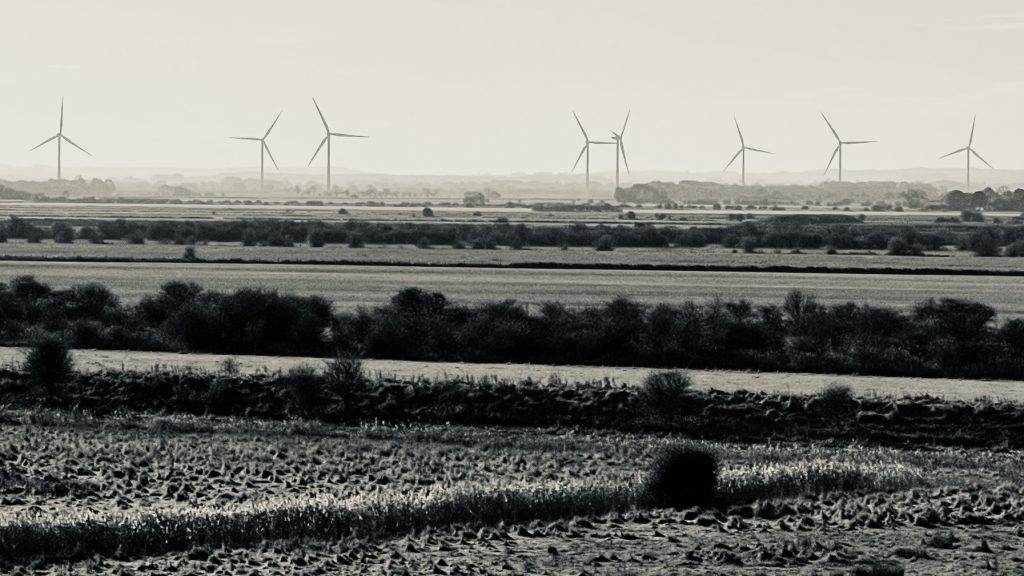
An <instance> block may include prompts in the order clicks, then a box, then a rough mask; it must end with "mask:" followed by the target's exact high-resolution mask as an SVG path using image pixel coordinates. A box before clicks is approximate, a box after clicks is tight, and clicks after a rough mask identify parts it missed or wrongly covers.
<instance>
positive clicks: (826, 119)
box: [821, 112, 840, 171]
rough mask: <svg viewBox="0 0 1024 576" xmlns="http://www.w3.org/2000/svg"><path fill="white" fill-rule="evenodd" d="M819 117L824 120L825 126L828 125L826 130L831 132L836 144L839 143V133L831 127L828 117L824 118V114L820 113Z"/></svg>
mask: <svg viewBox="0 0 1024 576" xmlns="http://www.w3.org/2000/svg"><path fill="white" fill-rule="evenodd" d="M821 117H822V118H824V119H825V124H828V129H829V130H831V131H832V135H833V136H835V137H836V142H839V141H840V140H839V133H838V132H836V129H835V128H833V127H832V123H831V122H829V121H828V117H826V116H825V113H824V112H822V113H821ZM826 171H827V170H826Z"/></svg>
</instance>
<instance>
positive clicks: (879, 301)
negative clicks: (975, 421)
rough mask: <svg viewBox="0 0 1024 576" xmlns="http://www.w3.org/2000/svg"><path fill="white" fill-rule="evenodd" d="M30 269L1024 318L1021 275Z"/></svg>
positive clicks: (327, 291) (62, 277)
mask: <svg viewBox="0 0 1024 576" xmlns="http://www.w3.org/2000/svg"><path fill="white" fill-rule="evenodd" d="M24 274H31V275H34V276H36V278H37V279H39V280H40V281H42V282H45V283H47V284H50V285H51V286H53V287H55V288H66V287H69V286H72V285H75V284H83V283H87V282H99V283H101V284H104V285H106V286H108V287H110V288H111V289H112V290H113V291H114V292H115V293H116V294H118V295H119V296H120V297H121V298H123V299H124V300H126V301H128V302H135V301H138V300H139V299H140V298H142V297H143V296H145V295H147V294H152V293H154V292H155V291H156V290H157V289H159V287H160V286H161V285H162V284H163V283H165V282H167V281H170V280H190V281H194V282H197V283H199V284H201V285H202V286H204V287H205V288H207V289H211V290H219V291H230V290H234V289H236V288H241V287H264V288H271V289H276V290H280V291H282V292H288V293H296V294H315V295H322V296H324V297H326V298H328V299H329V300H331V301H332V302H334V303H335V305H336V306H337V307H338V308H339V309H349V310H350V309H354V308H355V307H357V306H373V305H378V304H382V303H385V302H387V301H388V300H389V299H390V298H391V296H393V295H394V294H395V293H396V292H398V291H399V290H401V289H402V288H406V287H410V286H416V287H420V288H424V289H427V290H434V291H440V292H442V293H444V294H445V295H446V296H447V297H448V298H449V299H451V300H452V301H455V302H461V303H480V302H490V301H496V300H504V299H509V298H511V299H515V300H517V301H519V302H523V303H527V304H541V303H544V302H552V301H554V302H561V303H564V304H567V305H570V306H591V305H596V304H601V303H604V302H607V301H609V300H611V299H613V298H615V297H618V296H625V297H628V298H631V299H633V300H635V301H637V302H641V303H646V304H656V303H663V302H669V303H671V302H681V301H685V300H697V301H705V300H710V299H712V298H715V297H721V298H723V299H727V300H730V299H731V300H737V299H741V298H743V299H747V300H749V301H751V302H753V303H755V304H768V303H774V304H778V303H781V302H782V300H783V298H784V297H785V296H786V294H787V293H788V292H789V291H791V290H794V289H800V290H804V291H807V292H810V293H812V294H814V295H816V296H817V297H818V298H819V299H820V300H821V301H822V302H828V303H836V302H839V303H842V302H848V301H853V302H863V303H871V304H875V305H885V306H893V307H897V308H903V309H909V308H910V307H912V306H913V304H915V303H917V302H920V301H922V300H926V299H928V298H931V297H935V298H940V297H948V298H964V299H970V300H974V301H979V302H984V303H986V304H988V305H990V306H992V307H994V308H995V309H996V310H997V312H998V313H999V314H1001V315H1002V316H1003V317H1004V318H1005V317H1016V316H1024V291H1022V290H1020V285H1021V279H1020V278H1015V277H998V276H957V275H929V276H914V275H899V274H829V273H775V272H673V271H623V270H586V269H560V270H549V269H531V268H514V269H512V268H471V269H470V268H453V267H409V266H361V265H346V266H338V265H335V266H332V265H315V264H314V265H307V264H303V265H298V264H227V263H164V262H160V263H148V262H133V263H107V262H99V263H97V262H38V261H36V262H31V261H26V262H2V263H0V281H4V282H7V281H10V280H11V279H12V278H14V277H15V276H19V275H24Z"/></svg>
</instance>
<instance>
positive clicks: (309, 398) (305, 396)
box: [282, 364, 324, 417]
mask: <svg viewBox="0 0 1024 576" xmlns="http://www.w3.org/2000/svg"><path fill="white" fill-rule="evenodd" d="M282 380H283V384H284V385H285V389H286V390H287V391H288V396H289V399H290V400H291V406H292V408H293V409H294V410H295V411H296V412H298V413H299V414H300V415H302V416H307V417H312V416H317V415H318V414H320V412H321V411H322V410H323V406H324V378H323V377H321V376H320V375H318V374H317V373H316V370H315V369H314V368H313V367H312V366H309V365H306V364H302V365H299V366H293V367H292V368H290V369H289V370H288V374H287V375H286V376H284V377H283V378H282Z"/></svg>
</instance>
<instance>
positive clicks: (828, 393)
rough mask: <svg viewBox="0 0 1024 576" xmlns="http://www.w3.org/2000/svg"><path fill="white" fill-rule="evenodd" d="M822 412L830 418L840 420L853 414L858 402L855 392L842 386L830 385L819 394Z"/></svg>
mask: <svg viewBox="0 0 1024 576" xmlns="http://www.w3.org/2000/svg"><path fill="white" fill-rule="evenodd" d="M818 401H819V402H820V406H821V412H822V414H824V415H825V416H827V417H829V418H840V417H842V416H847V415H849V414H851V413H853V411H854V409H855V408H856V405H857V404H856V401H855V400H854V399H853V390H851V389H850V387H849V386H844V385H841V384H829V385H828V386H826V387H825V389H824V390H822V391H821V393H820V394H818Z"/></svg>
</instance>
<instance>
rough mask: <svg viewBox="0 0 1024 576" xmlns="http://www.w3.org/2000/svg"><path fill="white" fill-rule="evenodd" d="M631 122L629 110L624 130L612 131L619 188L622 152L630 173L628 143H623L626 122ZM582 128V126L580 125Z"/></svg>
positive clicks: (617, 186) (627, 170) (623, 124)
mask: <svg viewBox="0 0 1024 576" xmlns="http://www.w3.org/2000/svg"><path fill="white" fill-rule="evenodd" d="M628 123H629V111H628V110H627V111H626V119H625V120H624V121H623V122H622V130H619V131H618V132H615V131H614V130H610V132H611V133H612V140H613V142H612V143H613V144H615V189H616V190H618V189H619V153H620V152H621V153H622V162H623V163H624V164H625V165H626V173H627V174H628V173H629V160H626V145H625V144H623V143H622V135H623V134H625V133H626V124H628ZM580 127H581V128H582V126H580Z"/></svg>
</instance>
